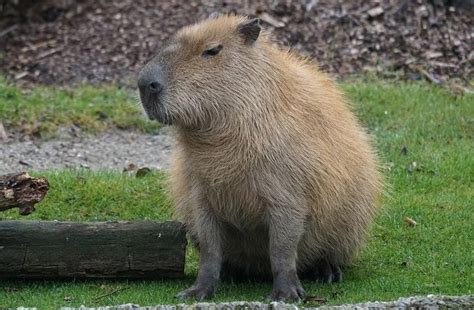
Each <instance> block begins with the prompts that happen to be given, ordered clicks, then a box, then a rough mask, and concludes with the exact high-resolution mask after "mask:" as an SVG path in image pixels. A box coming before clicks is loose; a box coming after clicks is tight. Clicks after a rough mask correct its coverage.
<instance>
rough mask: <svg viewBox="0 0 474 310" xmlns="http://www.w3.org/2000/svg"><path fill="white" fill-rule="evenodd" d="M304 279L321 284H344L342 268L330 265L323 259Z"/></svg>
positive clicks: (306, 273) (307, 272) (305, 274)
mask: <svg viewBox="0 0 474 310" xmlns="http://www.w3.org/2000/svg"><path fill="white" fill-rule="evenodd" d="M302 277H303V278H305V279H309V280H313V281H318V282H321V283H327V284H330V283H338V282H342V270H341V267H340V266H338V265H336V264H332V263H330V262H329V261H328V260H327V259H321V260H318V261H317V263H316V264H315V265H314V267H313V268H311V269H310V270H308V271H306V272H305V273H304V274H303V276H302Z"/></svg>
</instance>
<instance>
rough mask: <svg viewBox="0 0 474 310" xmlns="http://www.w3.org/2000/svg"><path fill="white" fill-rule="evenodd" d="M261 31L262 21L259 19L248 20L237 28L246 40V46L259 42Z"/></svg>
mask: <svg viewBox="0 0 474 310" xmlns="http://www.w3.org/2000/svg"><path fill="white" fill-rule="evenodd" d="M261 29H262V28H261V27H260V19H258V18H253V19H249V20H246V21H244V22H242V23H241V24H239V25H238V26H237V30H238V31H239V33H240V35H241V36H242V37H243V38H244V42H245V44H248V45H249V44H253V43H254V42H255V41H257V39H258V35H259V34H260V30H261Z"/></svg>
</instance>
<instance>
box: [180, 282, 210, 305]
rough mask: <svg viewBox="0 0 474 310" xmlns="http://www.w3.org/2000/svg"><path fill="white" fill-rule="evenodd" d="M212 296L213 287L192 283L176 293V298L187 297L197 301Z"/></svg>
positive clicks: (184, 298) (185, 298)
mask: <svg viewBox="0 0 474 310" xmlns="http://www.w3.org/2000/svg"><path fill="white" fill-rule="evenodd" d="M213 296H214V287H212V286H199V285H193V286H191V287H190V288H188V289H187V290H184V291H182V292H180V293H178V294H177V295H176V298H178V299H180V300H183V301H184V300H187V299H196V300H198V301H203V300H205V299H210V298H212V297H213Z"/></svg>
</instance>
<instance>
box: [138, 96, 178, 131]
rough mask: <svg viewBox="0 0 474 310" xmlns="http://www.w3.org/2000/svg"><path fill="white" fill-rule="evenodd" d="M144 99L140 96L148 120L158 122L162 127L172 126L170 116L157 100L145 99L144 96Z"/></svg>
mask: <svg viewBox="0 0 474 310" xmlns="http://www.w3.org/2000/svg"><path fill="white" fill-rule="evenodd" d="M144 97H145V98H143V97H142V96H141V95H140V101H141V103H142V106H143V108H144V110H145V112H146V114H147V116H148V118H149V119H150V120H155V121H158V122H160V123H162V124H163V125H172V124H173V122H172V118H171V115H170V114H169V112H168V111H167V110H166V108H165V107H164V105H163V103H162V102H161V101H160V100H159V99H158V98H154V99H150V98H146V96H144Z"/></svg>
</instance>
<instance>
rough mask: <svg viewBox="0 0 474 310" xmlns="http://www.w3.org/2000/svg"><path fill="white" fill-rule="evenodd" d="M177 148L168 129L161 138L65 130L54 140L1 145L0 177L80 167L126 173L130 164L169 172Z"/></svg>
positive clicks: (163, 129) (157, 136) (12, 142)
mask: <svg viewBox="0 0 474 310" xmlns="http://www.w3.org/2000/svg"><path fill="white" fill-rule="evenodd" d="M173 144H174V140H173V138H172V135H171V133H170V128H168V127H166V128H162V129H161V130H160V134H158V135H145V134H140V133H135V132H127V131H119V130H112V131H109V132H107V133H104V134H100V135H97V136H92V135H85V134H77V132H75V131H74V132H71V131H70V130H68V129H62V133H61V136H60V137H59V138H58V139H54V140H49V141H41V142H38V141H35V140H31V138H29V137H23V139H22V140H18V139H15V140H13V141H10V142H6V143H3V144H2V143H1V142H0V158H1V159H2V160H1V161H0V175H1V174H7V173H14V172H19V171H41V170H45V169H48V170H51V169H63V168H78V167H83V168H89V169H93V170H103V169H112V170H118V171H122V170H123V169H124V168H127V167H128V166H129V165H130V164H133V165H135V166H137V167H140V168H141V167H148V168H151V169H167V168H168V165H169V162H168V160H169V157H170V153H171V148H172V146H173Z"/></svg>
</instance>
